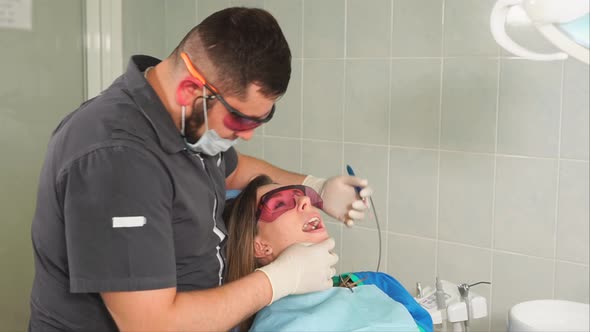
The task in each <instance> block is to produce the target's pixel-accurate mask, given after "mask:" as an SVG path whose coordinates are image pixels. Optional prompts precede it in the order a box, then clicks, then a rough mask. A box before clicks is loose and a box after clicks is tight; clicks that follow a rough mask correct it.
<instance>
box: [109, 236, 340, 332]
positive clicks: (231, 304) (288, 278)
mask: <svg viewBox="0 0 590 332" xmlns="http://www.w3.org/2000/svg"><path fill="white" fill-rule="evenodd" d="M333 248H334V240H333V239H328V240H326V241H324V242H321V243H318V244H312V245H309V244H294V245H292V246H290V247H288V248H287V249H285V251H283V252H282V253H281V255H279V257H277V259H276V260H275V261H273V262H272V263H270V264H269V265H266V266H264V267H263V268H261V269H259V270H257V271H255V272H253V273H251V274H249V275H247V276H246V277H244V278H241V279H239V280H236V281H234V282H231V283H229V284H227V285H223V286H221V287H216V288H212V289H207V290H200V291H189V292H177V290H176V288H166V289H158V290H149V291H134V292H105V293H101V296H102V298H103V300H104V302H105V305H106V307H107V309H108V310H109V312H110V313H111V316H112V317H113V319H114V321H115V323H116V324H117V326H118V327H119V329H120V330H121V331H220V330H229V329H231V328H232V327H234V326H236V325H238V324H239V323H240V322H241V321H242V320H244V319H245V318H247V317H249V316H252V315H253V314H254V313H256V312H257V311H258V310H260V309H261V308H262V307H264V306H266V305H268V304H270V303H272V302H274V301H276V300H278V299H280V298H282V297H284V296H287V295H289V294H302V293H308V292H313V291H319V290H324V289H328V288H330V287H331V286H332V280H331V278H332V276H333V275H334V273H335V270H334V268H333V265H334V264H336V263H337V262H338V256H336V255H335V254H333V253H331V250H332V249H333Z"/></svg>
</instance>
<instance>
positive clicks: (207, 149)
mask: <svg viewBox="0 0 590 332" xmlns="http://www.w3.org/2000/svg"><path fill="white" fill-rule="evenodd" d="M206 93H207V92H206V90H205V87H203V113H204V114H203V115H204V117H205V133H204V134H203V136H201V138H199V140H198V141H197V142H196V143H189V142H188V141H187V140H186V136H185V134H184V131H185V113H186V107H185V106H184V105H183V106H182V115H181V129H180V131H181V133H182V136H183V137H184V142H185V143H186V145H187V147H188V148H189V149H190V150H191V151H193V152H196V153H204V154H206V155H208V156H215V155H217V154H219V153H221V152H225V151H227V150H229V148H231V147H232V146H233V145H234V144H236V143H237V142H238V140H237V139H235V140H230V139H226V138H221V137H220V136H219V134H217V132H216V131H215V130H214V129H209V121H208V120H207V94H206Z"/></svg>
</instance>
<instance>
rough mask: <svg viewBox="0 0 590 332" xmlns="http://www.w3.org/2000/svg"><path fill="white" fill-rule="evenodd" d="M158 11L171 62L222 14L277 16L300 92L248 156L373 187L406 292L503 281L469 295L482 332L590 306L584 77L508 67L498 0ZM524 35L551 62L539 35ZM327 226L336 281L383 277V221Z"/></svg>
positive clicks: (201, 2)
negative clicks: (494, 21)
mask: <svg viewBox="0 0 590 332" xmlns="http://www.w3.org/2000/svg"><path fill="white" fill-rule="evenodd" d="M150 1H151V2H153V3H154V6H141V7H139V8H141V9H139V10H138V9H137V7H135V10H134V13H133V15H134V16H135V17H143V18H141V19H143V20H145V19H146V18H145V17H146V16H147V17H151V19H149V20H148V21H149V22H150V24H151V25H152V26H164V27H165V30H166V33H165V36H164V39H163V42H162V40H161V39H160V40H158V43H160V44H158V46H157V47H161V48H163V49H156V50H155V54H156V55H159V56H166V55H167V54H168V53H169V52H170V51H171V50H172V49H173V47H174V46H176V43H177V42H178V41H179V40H180V39H181V38H182V36H183V35H184V33H185V32H186V31H187V30H188V29H189V28H191V27H192V26H193V25H194V23H195V18H196V21H197V22H198V21H200V20H201V19H202V18H204V17H206V16H207V15H208V14H210V13H212V12H214V11H216V10H218V9H221V8H224V7H226V6H230V5H246V6H257V7H263V8H266V9H268V10H269V11H270V12H272V13H273V14H274V15H275V16H276V17H277V19H278V21H279V23H280V24H281V25H282V27H283V29H284V32H285V35H286V36H287V39H288V41H289V43H290V45H291V48H292V53H293V56H294V59H293V75H292V80H291V83H290V86H289V90H288V93H287V94H286V96H285V97H284V98H283V99H282V100H281V101H280V102H279V106H278V108H277V114H276V116H275V119H273V121H272V122H271V123H270V124H268V125H266V126H265V127H263V128H262V130H259V132H258V133H257V135H256V136H255V137H254V138H253V139H252V140H251V141H249V142H244V143H241V144H240V145H239V149H240V151H242V152H244V153H249V154H252V155H254V156H258V157H261V158H264V159H266V160H268V161H270V162H273V163H275V164H276V165H279V166H282V167H285V168H288V169H290V170H294V171H299V172H303V173H311V174H314V175H316V176H325V177H327V176H331V175H335V174H345V165H346V164H347V163H349V164H351V165H352V166H354V168H355V170H356V171H357V174H359V175H361V176H364V177H367V178H368V179H369V181H370V183H371V185H372V186H373V188H374V190H375V194H374V203H375V206H376V207H377V212H378V217H379V220H380V224H381V231H382V250H383V255H382V259H381V270H383V271H387V272H388V273H390V274H392V275H393V276H395V277H396V278H397V279H398V280H400V281H401V282H402V283H403V284H404V285H405V286H406V287H407V288H408V289H410V290H412V291H413V288H414V285H415V282H416V281H421V282H422V283H423V284H429V285H432V283H433V281H434V278H435V276H436V275H438V276H440V277H441V278H442V279H446V280H450V281H452V282H456V283H460V282H468V283H473V282H477V281H482V280H485V281H491V282H492V286H491V287H489V286H485V285H483V286H477V287H476V288H474V289H473V291H475V292H478V293H480V294H482V295H484V296H486V298H487V299H488V305H489V306H490V311H491V313H490V317H488V318H487V319H481V320H477V321H476V322H474V324H473V325H472V329H473V330H480V331H487V330H491V331H497V330H504V329H505V319H506V314H507V310H508V309H509V308H510V306H512V305H514V304H515V303H517V302H521V301H525V300H530V299H541V298H558V299H568V300H575V301H581V302H586V303H588V300H589V289H588V281H589V280H588V279H589V278H588V275H589V272H588V271H589V268H588V264H589V246H588V243H589V238H588V232H589V227H588V224H589V207H588V206H589V204H588V201H589V193H588V188H589V178H588V172H589V168H588V154H589V153H588V150H589V144H588V141H589V136H588V132H589V129H588V122H589V118H588V108H589V105H588V98H589V89H588V76H589V75H588V66H586V65H583V64H581V63H579V62H576V61H574V60H568V61H565V62H550V63H540V62H532V61H527V60H518V59H513V58H510V57H509V54H507V53H506V52H504V51H502V50H500V48H499V47H498V46H497V44H496V43H495V42H494V40H493V39H492V36H491V35H490V32H489V26H488V18H489V15H490V13H491V9H492V6H493V4H494V1H493V0H266V1H262V0H259V1H256V0H252V1H227V0H226V1H220V0H197V1H195V0H174V1H165V3H164V4H162V2H161V1H155V0H150ZM130 2H131V1H130ZM141 2H142V4H143V3H144V1H141ZM124 3H127V1H124ZM162 7H163V9H162ZM162 11H163V12H164V13H165V16H164V19H163V21H162V18H161V16H162V15H161V13H162ZM138 15H139V16H138ZM124 17H125V16H124ZM141 19H139V18H137V19H136V20H141ZM145 31H146V30H144V32H145ZM147 31H151V30H149V29H148V30H147ZM512 33H513V34H514V35H515V36H516V39H517V40H519V41H522V42H523V43H527V44H532V45H533V47H534V48H535V49H536V50H540V51H547V50H552V48H551V47H550V46H549V45H548V44H547V43H545V42H544V41H543V40H542V38H540V37H538V36H537V34H536V32H535V31H533V30H531V29H528V30H527V29H519V30H516V29H513V31H512ZM154 35H155V36H158V38H159V36H160V35H161V33H160V32H157V31H156V32H154ZM140 37H141V36H140ZM133 38H134V39H135V40H134V41H133V42H134V43H140V42H142V41H144V42H147V43H149V42H150V41H151V42H152V43H153V42H154V39H153V36H149V35H144V36H143V37H141V38H139V40H138V39H137V38H138V36H137V35H136V36H135V37H133ZM142 38H143V39H142ZM126 40H127V39H126ZM150 47H151V46H150ZM136 49H141V47H140V46H138V44H136ZM126 50H127V51H128V52H132V51H133V50H132V49H126ZM329 228H330V231H331V234H332V235H333V236H334V237H335V238H336V240H337V242H338V243H339V246H340V248H339V254H340V263H339V270H340V271H349V270H364V269H365V270H374V269H375V268H376V265H377V254H378V243H379V241H378V236H377V235H378V233H377V228H376V223H375V218H374V217H373V218H369V220H367V221H366V222H364V223H358V224H357V226H355V227H354V228H352V229H347V228H343V227H341V226H340V225H339V224H338V223H336V222H334V221H332V223H330V225H329ZM490 318H491V319H490Z"/></svg>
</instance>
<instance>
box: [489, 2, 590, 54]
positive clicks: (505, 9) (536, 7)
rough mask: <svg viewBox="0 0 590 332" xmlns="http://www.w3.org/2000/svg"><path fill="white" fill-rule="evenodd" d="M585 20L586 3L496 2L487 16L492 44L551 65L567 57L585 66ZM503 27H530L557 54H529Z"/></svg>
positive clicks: (587, 29) (587, 33) (586, 25)
mask: <svg viewBox="0 0 590 332" xmlns="http://www.w3.org/2000/svg"><path fill="white" fill-rule="evenodd" d="M589 17H590V16H589V2H588V0H498V1H497V2H496V4H495V5H494V8H493V9H492V14H491V16H490V29H491V32H492V36H493V37H494V39H495V40H496V42H497V43H498V44H499V45H500V46H502V47H503V48H504V49H506V50H507V51H509V52H510V53H512V54H514V55H516V56H518V57H521V58H526V59H530V60H539V61H552V60H563V59H567V58H568V57H569V56H571V57H573V58H576V59H578V60H580V61H582V62H584V63H586V64H588V63H589V62H590V60H589V55H588V46H589V45H588V44H589V43H588V37H589V34H590V31H589V23H588V22H589ZM507 25H509V26H531V25H532V26H534V27H535V28H536V29H537V30H538V31H539V32H540V34H541V35H542V36H543V37H545V39H547V40H548V41H549V42H551V44H553V46H555V47H556V48H557V49H559V50H560V51H561V52H555V53H537V52H534V51H531V50H529V49H527V48H526V47H524V46H521V45H519V44H518V43H516V42H514V41H513V40H512V38H510V36H509V35H508V34H507V33H506V26H507Z"/></svg>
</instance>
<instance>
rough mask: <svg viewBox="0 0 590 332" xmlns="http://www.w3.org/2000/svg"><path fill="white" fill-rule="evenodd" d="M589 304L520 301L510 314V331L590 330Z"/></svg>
mask: <svg viewBox="0 0 590 332" xmlns="http://www.w3.org/2000/svg"><path fill="white" fill-rule="evenodd" d="M589 316H590V307H589V306H588V304H585V303H579V302H572V301H562V300H535V301H527V302H522V303H519V304H517V305H515V306H513V307H512V308H511V309H510V313H509V314H508V331H509V332H521V331H535V332H537V331H547V332H555V331H568V332H570V331H589V330H590V326H589V323H588V321H589V320H588V317H589Z"/></svg>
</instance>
